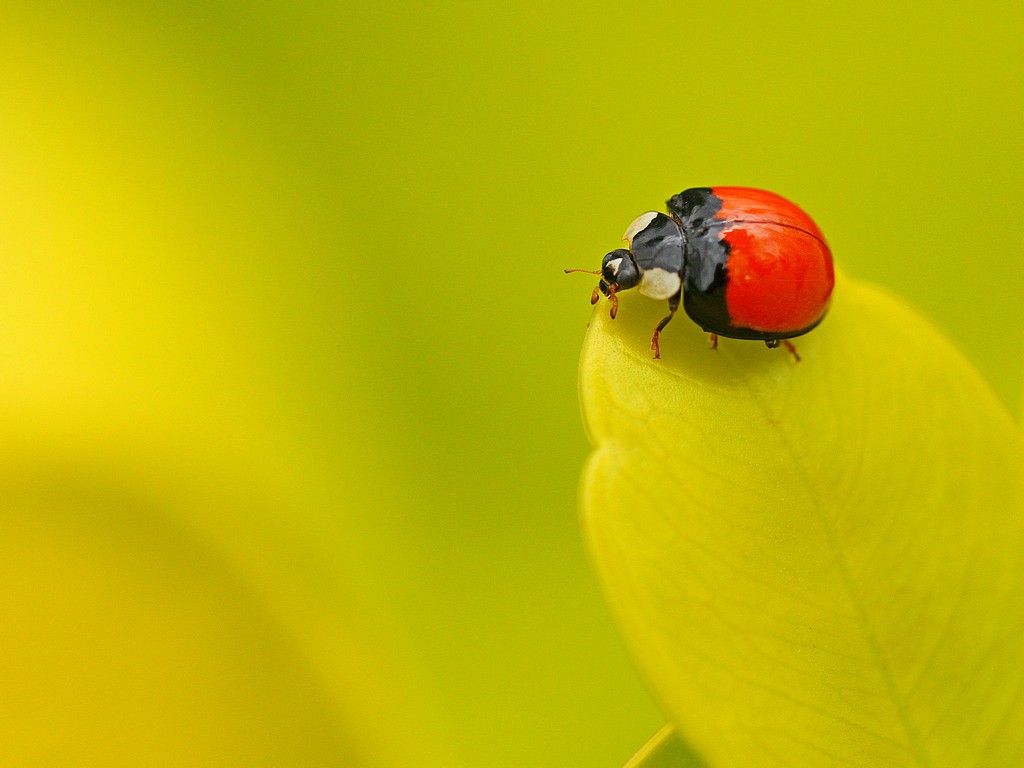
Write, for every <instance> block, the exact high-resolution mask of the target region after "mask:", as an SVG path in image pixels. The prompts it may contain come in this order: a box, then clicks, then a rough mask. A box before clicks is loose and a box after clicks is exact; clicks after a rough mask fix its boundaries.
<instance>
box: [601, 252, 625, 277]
mask: <svg viewBox="0 0 1024 768" xmlns="http://www.w3.org/2000/svg"><path fill="white" fill-rule="evenodd" d="M621 263H622V257H621V256H620V257H619V258H617V259H612V260H611V261H609V262H608V263H607V264H606V265H605V266H606V267H610V268H611V270H612V274H613V275H617V274H619V265H620V264H621Z"/></svg>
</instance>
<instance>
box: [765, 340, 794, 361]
mask: <svg viewBox="0 0 1024 768" xmlns="http://www.w3.org/2000/svg"><path fill="white" fill-rule="evenodd" d="M780 343H781V344H782V345H784V346H785V347H786V351H787V352H789V354H791V355H792V356H793V361H794V362H797V363H799V362H800V355H798V354H797V351H796V347H795V346H793V342H791V341H790V340H789V339H769V340H768V341H766V342H765V343H764V345H765V346H766V347H768V349H775V348H776V347H778V346H779V344H780Z"/></svg>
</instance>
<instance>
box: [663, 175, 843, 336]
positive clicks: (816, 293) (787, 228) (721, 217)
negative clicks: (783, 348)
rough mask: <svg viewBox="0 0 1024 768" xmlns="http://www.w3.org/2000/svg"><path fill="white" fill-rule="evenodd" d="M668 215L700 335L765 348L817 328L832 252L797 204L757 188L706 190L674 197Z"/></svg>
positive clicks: (686, 301)
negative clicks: (679, 234) (680, 243)
mask: <svg viewBox="0 0 1024 768" xmlns="http://www.w3.org/2000/svg"><path fill="white" fill-rule="evenodd" d="M668 209H669V212H670V213H671V215H672V217H673V218H674V219H675V220H676V221H677V222H678V223H679V225H680V227H681V228H682V230H683V234H684V236H685V239H686V253H685V267H684V270H683V308H684V309H685V310H686V313H687V314H688V315H689V316H690V317H691V318H692V319H693V321H694V322H696V323H697V324H698V325H700V326H701V327H702V328H703V329H704V330H705V331H708V332H711V333H717V334H719V335H720V336H725V337H729V338H736V339H763V340H765V341H769V340H772V339H787V338H791V337H793V336H799V335H801V334H804V333H807V331H809V330H811V329H812V328H813V327H814V326H816V325H817V324H818V323H819V322H821V319H822V318H823V317H824V316H825V312H826V311H827V310H828V303H829V297H830V296H831V294H832V286H833V283H834V275H833V270H832V253H831V252H830V251H829V248H828V245H827V244H826V243H825V238H824V236H823V235H822V234H821V230H820V229H818V226H817V225H816V224H815V223H814V221H813V220H812V219H811V217H810V216H808V215H807V214H806V213H804V212H803V211H802V210H801V209H800V208H798V207H797V206H796V205H794V204H793V203H791V202H790V201H788V200H786V199H785V198H782V197H779V196H778V195H776V194H774V193H772V192H766V191H764V190H760V189H749V188H746V187H705V188H697V189H688V190H686V191H685V192H681V193H679V194H678V195H675V196H673V197H672V199H671V200H669V201H668Z"/></svg>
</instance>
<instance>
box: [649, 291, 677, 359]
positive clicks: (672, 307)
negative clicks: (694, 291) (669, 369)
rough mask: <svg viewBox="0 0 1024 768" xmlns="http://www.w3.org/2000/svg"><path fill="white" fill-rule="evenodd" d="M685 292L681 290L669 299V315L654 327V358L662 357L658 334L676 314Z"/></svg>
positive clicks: (652, 346)
mask: <svg viewBox="0 0 1024 768" xmlns="http://www.w3.org/2000/svg"><path fill="white" fill-rule="evenodd" d="M682 296H683V292H682V291H679V293H677V294H676V295H675V296H673V297H672V298H671V299H669V300H668V317H665V318H662V321H661V322H660V323H658V326H657V327H656V328H655V329H654V335H653V336H651V349H652V350H653V351H654V359H655V360H660V359H661V347H660V346H659V345H658V336H659V335H660V334H661V332H662V331H663V330H665V326H666V325H668V323H669V321H670V320H671V319H672V318H673V317H675V316H676V310H677V309H679V301H680V299H682Z"/></svg>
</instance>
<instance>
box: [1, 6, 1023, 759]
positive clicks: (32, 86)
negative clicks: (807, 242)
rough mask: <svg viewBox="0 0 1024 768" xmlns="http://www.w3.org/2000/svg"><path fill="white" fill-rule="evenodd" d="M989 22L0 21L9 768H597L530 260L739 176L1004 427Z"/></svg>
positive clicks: (1008, 70)
mask: <svg viewBox="0 0 1024 768" xmlns="http://www.w3.org/2000/svg"><path fill="white" fill-rule="evenodd" d="M1021 22H1022V11H1021V6H1020V4H1019V3H1017V2H998V1H997V0H990V1H988V2H981V3H924V2H920V3H898V2H897V3H893V2H867V3H842V4H840V3H835V4H827V3H826V4H822V3H817V2H784V3H769V4H766V3H754V2H747V3H720V4H707V3H700V4H690V3H680V2H676V3H659V4H645V5H642V6H641V5H636V6H629V5H628V4H623V3H596V4H595V3H578V4H577V3H563V4H559V3H518V4H517V3H491V2H483V3H441V2H428V3H412V2H408V3H386V4H378V3H344V2H341V3H338V2H335V3H285V2H276V3H252V4H249V3H228V2H205V3H194V4H188V3H166V2H165V3H137V2H136V3H102V4H97V3H84V2H79V3H65V4H59V5H57V4H54V5H49V4H37V3H27V2H24V3H5V4H3V6H2V11H0V265H2V271H0V430H2V433H0V434H2V441H0V503H2V509H0V611H2V613H0V690H2V691H3V692H4V693H3V695H2V696H0V762H3V763H4V764H10V765H28V764H34V765H104V766H109V765H140V764H145V765H176V766H180V765H275V766H284V765H302V766H321V765H323V766H327V765H362V764H366V765H382V766H403V765H409V766H498V767H500V766H524V765H529V766H618V765H621V764H622V763H623V762H624V761H625V759H626V758H627V757H628V755H629V754H630V753H631V752H632V750H633V749H634V748H635V747H636V746H638V745H639V744H640V743H641V741H642V740H643V739H645V738H646V737H647V736H648V735H649V734H650V733H652V732H653V731H654V730H655V729H656V728H657V727H658V726H659V725H660V722H661V717H660V715H659V713H658V712H657V710H656V708H655V706H654V705H653V704H652V703H651V701H650V700H649V698H648V696H647V694H646V692H645V690H644V687H643V684H642V683H641V681H640V680H639V678H638V676H637V675H636V673H635V672H634V671H633V669H632V667H631V665H630V662H629V660H628V659H627V657H626V655H625V653H624V650H623V647H622V645H621V644H620V641H619V640H618V637H617V635H616V633H615V631H614V628H613V627H612V626H611V624H610V620H609V618H608V616H607V614H606V611H605V608H604V606H603V604H602V602H601V598H600V595H599V593H598V590H597V587H596V585H595V583H594V581H593V580H592V578H591V575H590V572H589V568H588V564H587V561H586V557H585V554H584V552H583V549H582V546H581V542H580V538H579V536H578V533H577V528H576V519H575V500H576V486H577V478H578V471H579V468H580V464H581V462H582V460H583V458H584V456H585V455H586V452H587V445H586V442H585V439H584V436H583V433H582V429H581V426H580V423H579V415H578V407H577V403H576V392H575V377H576V370H575V369H576V357H577V352H578V348H579V343H580V340H581V338H582V334H583V330H584V326H585V323H586V321H587V317H588V312H589V307H588V305H587V298H588V297H589V294H590V290H591V288H592V285H591V282H590V281H589V280H588V279H586V278H584V277H580V276H573V277H564V276H562V275H561V268H563V267H566V266H579V267H590V268H593V267H594V266H596V265H597V263H598V260H599V259H600V257H601V255H602V254H603V253H604V252H605V251H607V250H610V249H611V248H614V247H617V238H618V237H619V235H620V234H621V231H622V230H623V229H624V227H625V225H626V224H628V223H629V221H630V220H631V219H632V218H633V217H634V216H635V215H637V214H638V213H640V212H642V211H644V210H647V209H650V208H659V207H661V205H662V202H663V201H664V200H665V199H666V198H667V197H668V196H669V195H670V194H672V193H674V192H677V191H679V190H681V189H683V188H685V187H688V186H698V185H708V184H741V185H751V186H762V187H767V188H769V189H773V190H775V191H778V192H780V193H782V194H785V195H787V196H789V197H792V198H794V199H795V200H797V201H799V202H800V203H801V205H803V206H804V207H805V208H807V209H808V210H809V211H811V212H812V214H813V215H814V216H815V218H816V219H817V221H818V223H819V224H820V225H821V227H822V228H823V229H824V231H825V232H826V233H827V235H828V237H829V239H830V241H831V243H832V246H833V250H834V253H835V256H836V259H837V260H838V261H839V262H841V263H842V265H843V267H844V268H845V269H846V270H847V271H848V272H850V273H853V274H856V275H858V276H860V277H867V278H870V279H872V280H874V281H876V282H880V283H883V284H884V285H886V286H888V287H890V288H892V289H893V290H895V291H897V292H899V293H901V294H903V295H905V296H906V297H907V298H909V299H910V300H911V301H912V302H913V303H914V304H915V305H917V306H918V307H919V308H920V309H922V310H923V311H924V312H925V313H926V314H927V315H928V316H929V317H931V318H932V319H933V320H934V321H935V322H936V323H937V324H938V325H939V326H940V327H941V328H942V329H943V330H944V331H945V332H947V333H948V334H949V335H950V336H951V337H952V338H953V339H954V340H955V341H956V342H958V343H959V344H960V345H961V347H962V348H963V349H964V350H965V351H966V352H967V354H968V355H969V356H970V357H971V358H972V359H973V360H974V361H975V362H976V364H977V365H978V366H979V367H980V368H981V370H982V371H983V372H984V373H985V374H986V375H987V377H988V378H989V379H990V381H991V382H992V383H993V385H994V386H995V388H996V390H997V391H998V393H999V394H1000V395H1001V396H1002V397H1003V399H1004V401H1005V402H1006V403H1007V405H1008V406H1009V407H1010V408H1012V409H1014V410H1015V411H1017V410H1018V408H1019V400H1020V397H1021V389H1022V388H1021V372H1022V363H1024V343H1022V342H1024V318H1022V311H1021V309H1020V299H1019V292H1020V289H1021V285H1022V284H1024V258H1022V256H1024V248H1022V235H1021V214H1020V211H1021V208H1022V205H1024V191H1022V185H1021V181H1020V179H1021V175H1022V170H1024V168H1022V162H1021V124H1020V116H1021V108H1022V101H1024V99H1022V98H1021V97H1022V93H1021V87H1022V86H1021V80H1020V75H1019V73H1020V71H1021V70H1022V67H1024V56H1022V54H1021V48H1020V45H1019V39H1020V35H1021V31H1022V30H1021V26H1022V24H1021ZM878 333H879V334H880V335H882V334H885V333H886V329H885V328H879V329H878ZM642 342H643V340H642V339H641V340H639V341H638V343H642Z"/></svg>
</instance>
